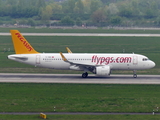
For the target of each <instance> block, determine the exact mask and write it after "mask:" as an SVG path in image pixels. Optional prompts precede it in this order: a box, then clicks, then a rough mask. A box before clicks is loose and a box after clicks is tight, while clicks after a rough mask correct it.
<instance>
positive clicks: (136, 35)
mask: <svg viewBox="0 0 160 120" xmlns="http://www.w3.org/2000/svg"><path fill="white" fill-rule="evenodd" d="M10 35H11V34H10V33H0V36H10ZM22 35H24V36H113V37H115V36H121V37H160V34H123V33H122V34H120V33H119V34H118V33H22Z"/></svg>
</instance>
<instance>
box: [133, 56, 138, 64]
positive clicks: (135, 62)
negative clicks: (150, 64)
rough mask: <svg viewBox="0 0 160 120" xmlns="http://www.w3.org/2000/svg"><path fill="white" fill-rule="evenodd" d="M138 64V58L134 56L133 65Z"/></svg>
mask: <svg viewBox="0 0 160 120" xmlns="http://www.w3.org/2000/svg"><path fill="white" fill-rule="evenodd" d="M137 64H138V57H137V56H133V65H137Z"/></svg>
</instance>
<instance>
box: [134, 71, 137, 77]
mask: <svg viewBox="0 0 160 120" xmlns="http://www.w3.org/2000/svg"><path fill="white" fill-rule="evenodd" d="M133 77H134V78H137V74H136V71H135V70H133Z"/></svg>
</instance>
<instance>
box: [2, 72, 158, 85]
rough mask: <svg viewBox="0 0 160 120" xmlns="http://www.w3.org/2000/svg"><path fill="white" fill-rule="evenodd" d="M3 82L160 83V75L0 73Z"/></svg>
mask: <svg viewBox="0 0 160 120" xmlns="http://www.w3.org/2000/svg"><path fill="white" fill-rule="evenodd" d="M0 82H1V83H75V84H160V75H138V77H137V78H133V75H115V74H112V75H111V76H109V77H98V76H95V75H93V74H89V76H88V77H87V78H82V77H81V74H22V73H0Z"/></svg>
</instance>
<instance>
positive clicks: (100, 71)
mask: <svg viewBox="0 0 160 120" xmlns="http://www.w3.org/2000/svg"><path fill="white" fill-rule="evenodd" d="M110 73H111V69H110V66H99V67H96V68H95V74H96V75H99V76H108V75H110Z"/></svg>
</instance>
